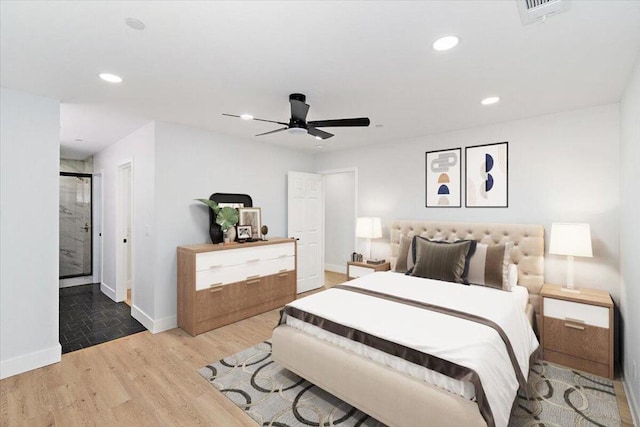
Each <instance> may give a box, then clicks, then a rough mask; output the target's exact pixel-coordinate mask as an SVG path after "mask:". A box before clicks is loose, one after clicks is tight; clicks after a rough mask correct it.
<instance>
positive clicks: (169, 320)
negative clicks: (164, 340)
mask: <svg viewBox="0 0 640 427" xmlns="http://www.w3.org/2000/svg"><path fill="white" fill-rule="evenodd" d="M131 316H132V317H133V318H134V319H136V320H137V321H138V322H140V323H142V326H144V327H145V328H147V330H148V331H149V332H151V333H152V334H157V333H159V332H164V331H168V330H169V329H174V328H177V327H178V316H169V317H165V318H164V319H158V320H153V319H152V318H151V317H149V315H148V314H147V313H145V312H144V311H142V310H140V309H139V308H138V307H136V306H135V305H132V306H131Z"/></svg>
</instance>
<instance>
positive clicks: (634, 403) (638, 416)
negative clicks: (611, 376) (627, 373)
mask: <svg viewBox="0 0 640 427" xmlns="http://www.w3.org/2000/svg"><path fill="white" fill-rule="evenodd" d="M621 380H622V387H624V392H625V393H626V394H627V402H629V409H630V410H631V418H633V425H634V426H637V425H640V424H638V422H640V408H638V400H637V399H636V397H637V396H634V395H633V390H632V389H631V387H629V386H628V385H627V381H626V380H625V378H624V377H622V378H621Z"/></svg>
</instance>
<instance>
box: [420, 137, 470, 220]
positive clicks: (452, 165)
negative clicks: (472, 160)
mask: <svg viewBox="0 0 640 427" xmlns="http://www.w3.org/2000/svg"><path fill="white" fill-rule="evenodd" d="M425 207H427V208H459V207H462V148H450V149H447V150H436V151H427V152H426V153H425Z"/></svg>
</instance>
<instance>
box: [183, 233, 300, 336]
mask: <svg viewBox="0 0 640 427" xmlns="http://www.w3.org/2000/svg"><path fill="white" fill-rule="evenodd" d="M296 280H297V278H296V242H295V240H292V239H283V238H273V239H270V240H269V241H261V242H252V243H242V244H231V245H207V244H202V245H189V246H179V247H178V326H179V327H180V328H182V329H184V330H185V331H187V332H188V333H190V334H191V335H194V336H195V335H198V334H201V333H203V332H206V331H209V330H211V329H215V328H218V327H220V326H223V325H228V324H229V323H233V322H236V321H238V320H241V319H245V318H247V317H251V316H255V315H256V314H259V313H264V312H265V311H269V310H273V309H274V308H277V307H280V306H283V305H285V304H287V303H289V302H291V301H293V300H294V299H295V296H296Z"/></svg>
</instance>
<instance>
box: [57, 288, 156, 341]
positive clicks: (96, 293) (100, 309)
mask: <svg viewBox="0 0 640 427" xmlns="http://www.w3.org/2000/svg"><path fill="white" fill-rule="evenodd" d="M144 330H145V327H144V326H142V325H141V324H140V323H139V322H138V321H137V320H136V319H134V318H133V317H131V307H129V306H128V305H127V304H125V303H123V302H120V303H117V302H113V301H112V300H111V299H110V298H109V297H107V296H106V295H105V294H103V293H102V292H100V285H99V284H98V283H95V284H92V285H82V286H72V287H69V288H61V289H60V344H61V345H62V353H69V352H70V351H75V350H80V349H81V348H86V347H91V346H92V345H96V344H101V343H103V342H107V341H111V340H115V339H116V338H122V337H126V336H127V335H131V334H135V333H138V332H142V331H144Z"/></svg>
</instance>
